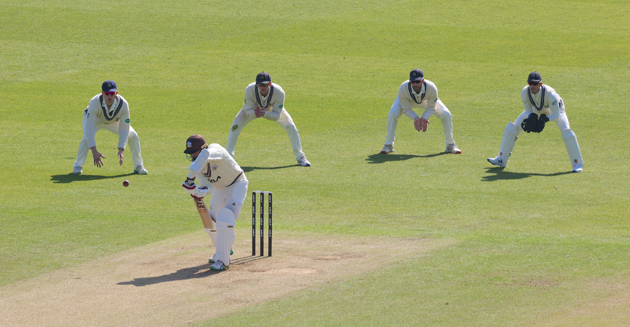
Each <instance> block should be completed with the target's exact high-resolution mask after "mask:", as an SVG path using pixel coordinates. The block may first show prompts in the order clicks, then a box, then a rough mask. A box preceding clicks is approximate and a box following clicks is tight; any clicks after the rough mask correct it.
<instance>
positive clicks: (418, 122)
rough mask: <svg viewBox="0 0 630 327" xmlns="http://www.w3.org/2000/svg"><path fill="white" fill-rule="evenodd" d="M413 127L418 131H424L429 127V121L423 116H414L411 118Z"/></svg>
mask: <svg viewBox="0 0 630 327" xmlns="http://www.w3.org/2000/svg"><path fill="white" fill-rule="evenodd" d="M413 127H415V128H416V130H417V131H418V132H420V131H422V132H426V131H427V129H428V128H429V121H428V120H426V119H424V118H420V117H416V119H414V120H413Z"/></svg>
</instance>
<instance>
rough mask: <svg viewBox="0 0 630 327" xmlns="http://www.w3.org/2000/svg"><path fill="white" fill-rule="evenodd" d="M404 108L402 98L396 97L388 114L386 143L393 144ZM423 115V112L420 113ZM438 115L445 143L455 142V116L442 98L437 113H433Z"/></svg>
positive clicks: (437, 105) (436, 109)
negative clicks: (401, 102) (401, 103)
mask: <svg viewBox="0 0 630 327" xmlns="http://www.w3.org/2000/svg"><path fill="white" fill-rule="evenodd" d="M402 114H403V110H402V106H401V105H400V99H398V97H396V100H395V101H394V104H392V108H391V109H390V110H389V115H387V138H386V139H385V144H387V145H393V144H394V140H395V139H396V126H397V125H398V118H400V116H402ZM418 114H420V115H422V113H421V112H420V113H418ZM433 115H435V116H436V117H438V118H440V120H441V121H442V130H444V143H446V144H453V143H455V140H454V139H453V116H452V115H451V112H450V111H449V110H448V108H446V106H445V105H444V103H442V100H438V101H437V104H436V106H435V113H434V114H433Z"/></svg>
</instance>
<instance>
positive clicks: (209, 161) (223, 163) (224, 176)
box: [182, 135, 249, 271]
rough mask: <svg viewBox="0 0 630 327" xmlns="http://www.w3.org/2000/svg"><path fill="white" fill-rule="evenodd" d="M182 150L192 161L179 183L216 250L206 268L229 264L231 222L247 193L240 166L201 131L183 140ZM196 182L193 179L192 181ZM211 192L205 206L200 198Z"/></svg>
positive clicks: (233, 222) (236, 216) (220, 268)
mask: <svg viewBox="0 0 630 327" xmlns="http://www.w3.org/2000/svg"><path fill="white" fill-rule="evenodd" d="M184 153H185V154H186V156H187V157H188V159H189V160H190V161H191V162H192V164H191V165H190V169H189V172H188V176H186V180H185V181H184V182H183V183H182V187H183V188H184V189H185V190H186V191H187V192H188V193H189V194H190V195H191V196H192V197H193V199H194V200H195V203H196V204H197V210H199V215H200V216H201V221H202V222H203V227H204V229H205V230H206V232H207V233H208V235H209V236H210V239H211V240H212V243H213V244H214V246H215V248H216V252H215V254H214V255H212V257H211V258H210V260H208V262H210V263H211V264H212V265H211V266H210V270H216V271H221V270H226V269H228V268H230V255H232V253H233V251H232V246H233V245H234V240H235V238H236V235H235V233H234V225H235V224H236V218H238V215H239V213H240V212H241V208H242V207H243V202H244V201H245V197H246V196H247V186H248V184H249V181H248V180H247V178H246V177H245V173H244V172H243V170H242V169H241V167H240V166H239V165H238V164H237V163H236V161H234V159H233V158H232V156H230V154H229V153H228V152H227V150H225V148H223V147H222V146H221V145H219V144H216V143H212V144H210V145H208V144H207V143H206V141H205V139H204V138H203V137H202V136H201V135H193V136H191V137H189V138H188V140H186V150H184ZM195 182H196V183H195ZM210 193H212V197H211V199H210V203H209V208H206V206H205V203H204V200H203V198H204V197H205V196H207V195H208V194H210Z"/></svg>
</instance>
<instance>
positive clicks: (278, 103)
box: [241, 83, 284, 121]
mask: <svg viewBox="0 0 630 327" xmlns="http://www.w3.org/2000/svg"><path fill="white" fill-rule="evenodd" d="M257 96H258V97H257ZM256 107H259V108H264V109H265V110H266V111H267V112H265V115H264V116H263V117H264V118H266V119H269V120H273V121H276V120H278V118H280V114H281V113H282V110H283V109H284V90H283V89H282V88H281V87H280V85H278V84H274V83H271V86H270V87H269V93H267V96H266V97H263V96H262V94H260V91H258V86H256V83H251V84H249V85H247V87H246V88H245V103H244V104H243V108H242V109H241V110H245V113H246V114H247V116H250V117H253V116H255V115H256V114H255V113H254V109H255V108H256Z"/></svg>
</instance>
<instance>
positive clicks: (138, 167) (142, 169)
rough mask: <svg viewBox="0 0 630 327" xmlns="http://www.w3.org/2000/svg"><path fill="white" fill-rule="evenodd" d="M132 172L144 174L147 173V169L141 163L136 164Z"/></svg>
mask: <svg viewBox="0 0 630 327" xmlns="http://www.w3.org/2000/svg"><path fill="white" fill-rule="evenodd" d="M133 172H134V173H136V174H139V175H146V174H148V173H149V171H147V170H146V169H145V168H144V166H143V165H137V166H136V169H134V170H133Z"/></svg>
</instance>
